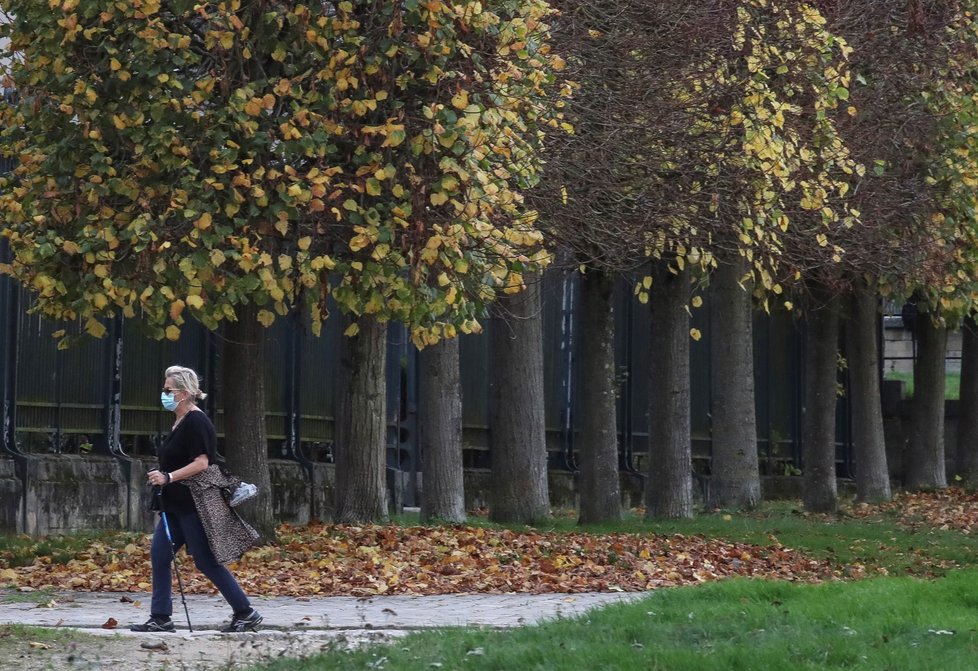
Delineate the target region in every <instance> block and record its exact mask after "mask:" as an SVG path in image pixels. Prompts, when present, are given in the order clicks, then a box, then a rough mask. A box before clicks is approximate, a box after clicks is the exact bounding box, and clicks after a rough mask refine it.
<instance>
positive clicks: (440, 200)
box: [431, 191, 448, 205]
mask: <svg viewBox="0 0 978 671" xmlns="http://www.w3.org/2000/svg"><path fill="white" fill-rule="evenodd" d="M447 202H448V194H446V193H443V192H441V191H436V192H435V193H433V194H431V204H432V205H444V204H445V203H447Z"/></svg>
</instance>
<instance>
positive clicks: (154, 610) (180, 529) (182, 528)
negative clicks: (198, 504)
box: [149, 512, 251, 617]
mask: <svg viewBox="0 0 978 671" xmlns="http://www.w3.org/2000/svg"><path fill="white" fill-rule="evenodd" d="M166 519H167V521H168V522H169V523H170V535H171V536H172V537H173V549H171V547H170V541H169V540H168V539H167V537H166V529H164V528H163V519H162V518H161V519H160V521H159V523H158V524H157V525H156V531H155V532H154V533H153V544H152V545H151V546H150V550H149V558H150V563H151V564H152V567H153V600H152V603H151V604H150V614H151V615H159V616H166V617H169V616H170V615H172V614H173V580H172V577H171V575H172V574H171V572H170V564H171V563H172V561H173V552H174V551H175V550H179V549H180V548H181V547H183V546H184V545H186V546H187V550H188V551H189V552H190V555H191V556H192V557H193V558H194V564H196V565H197V568H198V569H199V570H200V572H201V573H203V574H204V575H205V576H207V578H208V579H209V580H210V581H211V582H212V583H214V586H215V587H217V589H218V591H219V592H220V593H221V595H222V596H223V597H224V598H225V599H226V600H227V602H228V604H229V605H230V606H231V608H233V609H234V612H235V613H237V614H239V615H240V614H244V613H247V612H248V611H249V610H250V609H251V603H250V602H249V601H248V597H247V596H246V595H245V593H244V590H242V589H241V585H239V584H238V581H237V580H235V579H234V576H233V575H232V574H231V572H230V571H229V570H227V568H226V567H225V566H223V565H221V564H219V563H218V561H217V559H215V558H214V553H213V552H212V551H211V546H210V545H208V544H207V535H206V534H205V533H204V525H203V524H201V522H200V517H199V516H198V515H197V513H196V512H192V513H167V515H166Z"/></svg>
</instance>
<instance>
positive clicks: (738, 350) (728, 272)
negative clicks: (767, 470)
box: [707, 257, 761, 510]
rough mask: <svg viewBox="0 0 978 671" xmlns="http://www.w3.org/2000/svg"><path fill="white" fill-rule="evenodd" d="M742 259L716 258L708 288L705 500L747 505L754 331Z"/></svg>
mask: <svg viewBox="0 0 978 671" xmlns="http://www.w3.org/2000/svg"><path fill="white" fill-rule="evenodd" d="M747 272H748V268H747V263H746V260H745V259H743V258H742V257H738V258H737V259H736V261H734V262H732V263H720V265H719V266H718V267H717V269H716V271H714V273H713V280H712V282H711V286H710V288H711V291H710V330H711V333H710V371H711V376H710V392H711V393H710V397H711V400H712V406H711V408H710V413H711V418H712V419H711V421H712V434H711V438H712V441H713V455H712V459H711V462H710V463H711V468H710V472H711V475H710V487H709V495H708V497H707V505H708V506H709V507H711V508H732V509H735V510H743V509H751V508H754V507H755V506H757V504H759V503H760V502H761V475H760V469H759V467H758V462H757V416H756V408H755V406H754V331H753V324H752V319H753V310H752V306H751V294H750V291H749V289H745V288H744V287H742V286H740V283H739V282H740V280H741V278H743V277H744V276H745V275H746V274H747Z"/></svg>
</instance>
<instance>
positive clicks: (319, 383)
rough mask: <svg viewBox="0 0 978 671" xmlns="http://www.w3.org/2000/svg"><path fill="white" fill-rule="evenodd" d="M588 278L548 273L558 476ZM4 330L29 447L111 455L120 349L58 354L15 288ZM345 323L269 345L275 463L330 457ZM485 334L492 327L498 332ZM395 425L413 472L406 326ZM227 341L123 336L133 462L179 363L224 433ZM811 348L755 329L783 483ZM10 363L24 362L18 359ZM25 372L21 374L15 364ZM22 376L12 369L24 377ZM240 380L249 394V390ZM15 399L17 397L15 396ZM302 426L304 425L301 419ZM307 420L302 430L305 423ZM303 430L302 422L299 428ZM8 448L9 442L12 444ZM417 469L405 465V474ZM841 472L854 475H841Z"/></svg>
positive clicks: (472, 448) (624, 390)
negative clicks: (580, 296)
mask: <svg viewBox="0 0 978 671" xmlns="http://www.w3.org/2000/svg"><path fill="white" fill-rule="evenodd" d="M575 276H576V273H569V274H561V273H557V272H553V273H548V274H547V276H546V277H545V279H544V280H543V282H544V285H543V290H544V291H543V294H544V307H543V318H544V366H545V371H546V376H545V385H546V388H545V402H546V420H547V430H548V431H547V437H548V449H549V450H550V451H551V456H552V459H551V465H552V466H555V467H564V468H572V467H573V466H574V461H575V459H574V456H575V455H574V449H575V446H574V443H573V440H574V433H575V426H574V421H575V414H574V412H573V411H574V403H575V393H574V390H575V389H576V388H577V387H578V386H579V385H580V384H587V381H586V380H581V379H579V378H578V377H577V376H576V365H577V364H576V357H575V347H576V343H577V340H576V337H577V334H576V333H574V331H573V320H568V311H569V310H572V309H575V308H576V307H577V305H576V294H575V293H574V292H575V291H576V290H577V286H576V283H577V278H576V277H575ZM633 287H634V284H633V282H632V281H631V280H622V281H621V282H620V283H619V286H618V288H617V289H616V298H615V301H616V303H615V310H616V336H615V338H616V359H617V373H618V378H619V383H620V386H619V391H620V394H619V420H620V421H619V432H620V436H621V456H622V466H623V468H625V469H626V470H628V469H640V470H644V469H645V468H646V466H647V464H646V463H644V456H645V455H646V454H647V449H648V403H649V393H648V390H649V384H650V381H649V379H648V367H649V360H650V359H649V358H650V357H651V356H655V353H654V352H650V351H649V350H648V340H649V339H648V333H649V329H650V324H651V318H652V317H651V315H650V314H649V308H648V306H647V305H642V304H641V303H639V302H638V300H637V299H636V298H635V297H634V294H633V291H632V290H633ZM0 298H2V300H3V302H2V303H0V307H2V309H3V313H2V314H0V320H2V322H0V326H2V328H3V331H2V333H8V332H11V333H12V331H11V329H13V328H16V338H15V339H14V340H13V341H12V342H13V347H12V348H5V352H4V355H3V358H2V360H0V366H2V370H0V373H2V376H0V377H2V379H3V380H4V381H5V383H6V381H9V380H16V393H15V394H12V393H11V394H8V397H11V399H12V400H15V401H16V404H15V406H14V407H13V408H11V409H10V410H9V411H5V415H4V416H5V417H11V418H15V421H16V429H17V436H16V437H17V440H18V441H19V443H21V444H22V446H23V448H24V449H25V450H29V451H34V452H40V451H46V450H52V451H82V450H83V446H85V445H91V446H92V447H91V449H95V450H99V449H105V448H106V445H104V443H105V442H106V441H107V438H106V437H105V435H104V434H105V433H106V427H107V426H109V423H108V419H110V418H109V417H107V408H106V405H105V403H106V395H105V394H104V393H103V390H104V389H106V385H107V383H108V382H109V381H110V377H109V376H110V374H111V365H110V364H111V358H112V356H113V352H112V351H111V343H110V341H109V340H108V339H106V340H101V341H87V342H82V343H79V345H78V346H76V347H74V348H72V349H70V350H67V351H64V352H59V351H57V349H56V340H55V339H54V338H52V337H51V335H50V334H51V332H52V331H53V330H54V329H56V328H60V325H59V326H55V325H52V324H48V323H46V322H44V321H43V320H41V319H40V318H38V317H36V316H29V315H26V314H25V313H24V307H25V306H26V305H27V301H28V297H27V295H26V294H25V293H23V292H22V291H21V290H19V289H18V288H17V287H16V285H15V284H13V282H12V280H10V279H9V278H0ZM692 326H693V327H694V328H697V329H699V330H700V332H701V333H702V334H703V338H702V339H701V340H700V341H699V342H695V341H694V342H692V343H691V350H692V361H691V366H692V371H691V375H692V385H693V388H692V392H693V394H692V415H691V423H692V428H693V436H694V454H695V455H696V457H697V458H698V459H702V460H705V459H706V458H708V456H709V437H710V426H709V407H710V397H709V395H710V392H709V376H710V369H709V345H708V341H709V338H710V337H711V334H710V325H709V322H708V306H707V305H704V306H703V307H702V308H699V309H694V310H693V320H692ZM342 328H343V323H342V320H340V319H330V320H327V322H326V323H325V324H324V333H323V335H322V337H320V338H316V337H315V336H313V335H311V333H309V332H308V330H307V329H306V328H305V327H304V326H303V325H302V324H301V323H300V322H297V321H294V320H291V319H282V320H279V321H278V322H277V323H276V325H275V326H274V327H273V328H272V329H270V330H269V332H268V334H267V337H268V340H267V343H266V370H265V373H264V375H265V383H266V392H267V398H266V402H267V407H268V418H267V419H268V429H269V437H270V443H271V445H270V452H271V454H273V455H275V456H280V453H281V456H290V457H291V458H296V448H293V447H292V444H291V443H290V441H297V442H298V444H299V448H298V449H299V451H300V452H301V453H302V454H304V455H308V456H309V458H311V459H314V460H322V459H329V457H330V446H331V445H330V441H331V440H332V437H333V435H334V433H333V407H334V404H335V395H336V391H337V390H336V387H335V379H336V375H335V372H336V370H337V367H338V355H339V351H340V342H341V338H342V337H343V336H342ZM486 330H487V331H488V330H489V327H488V323H486ZM391 333H392V335H391V342H390V346H389V366H388V384H389V385H390V396H389V404H390V407H389V413H388V420H389V423H390V425H391V430H392V432H391V438H390V443H391V447H392V448H395V449H394V451H393V452H392V456H393V461H392V463H393V465H395V466H399V467H403V468H407V469H413V468H416V466H417V463H418V461H417V458H416V454H415V451H414V450H415V447H414V446H415V444H416V426H415V425H414V423H413V422H414V418H415V414H416V407H415V405H416V399H415V398H414V396H413V395H412V391H411V390H412V389H414V387H413V385H414V384H416V367H415V357H416V352H415V350H414V348H413V346H411V345H410V343H409V342H408V338H407V334H406V333H405V332H404V329H403V328H401V327H399V326H392V327H391ZM487 336H488V333H486V334H483V335H469V336H462V338H461V341H460V353H461V366H462V393H463V423H464V432H463V440H464V443H465V448H466V456H465V463H466V465H467V466H470V467H471V466H487V465H488V464H489V461H488V447H489V436H488V416H489V403H490V396H489V382H490V377H491V374H492V365H491V362H490V361H489V354H488V337H487ZM224 346H225V343H224V341H223V336H222V335H221V334H220V333H217V334H213V333H210V332H209V331H207V330H206V329H204V328H203V327H201V326H200V325H199V324H196V323H188V324H187V325H186V327H185V328H184V329H183V333H182V335H181V337H180V339H179V340H178V341H177V342H169V341H162V342H158V341H155V340H152V339H149V338H147V337H146V336H145V335H143V334H142V333H141V332H140V331H139V329H138V327H137V325H136V324H135V323H130V322H127V323H126V324H125V325H124V334H123V349H122V365H121V427H120V431H121V441H122V448H123V450H124V451H125V452H126V453H128V454H134V455H141V454H151V453H152V449H153V448H152V445H153V441H154V440H158V438H159V436H160V435H161V434H163V433H164V432H165V431H166V430H168V429H169V422H168V421H167V420H168V419H169V418H168V417H167V416H166V413H165V412H163V411H162V410H161V409H160V406H159V390H160V386H161V381H162V375H163V370H164V369H165V368H166V366H168V365H172V364H182V365H188V366H191V367H194V368H195V369H196V370H197V371H198V372H199V373H201V374H202V376H203V386H204V389H205V391H208V392H209V393H210V394H211V397H210V399H209V400H208V402H207V403H208V404H210V405H209V406H208V410H209V411H210V412H211V414H212V416H213V417H214V418H215V421H216V423H217V425H218V430H219V433H221V432H222V427H223V412H222V405H223V404H222V400H221V399H222V396H223V389H222V385H223V381H222V378H221V371H222V357H221V355H220V353H221V351H222V350H223V347H224ZM802 351H803V342H802V340H801V337H800V334H799V331H798V329H797V328H796V325H795V323H794V321H793V319H792V318H791V317H790V315H787V314H785V313H783V312H778V311H775V312H774V313H772V314H771V315H763V314H759V315H758V316H757V317H756V319H755V376H756V394H757V408H758V410H757V418H758V437H759V444H760V450H761V458H762V468H763V469H764V472H769V473H778V472H784V471H785V469H786V468H789V467H792V466H797V465H799V461H798V438H799V433H800V429H799V418H800V411H801V399H800V393H801V375H802V370H801V355H802ZM11 353H12V354H13V355H12V356H11ZM8 361H9V362H14V364H8ZM12 365H13V368H12V367H11V366H12ZM238 383H240V384H247V383H248V381H247V380H241V381H239V382H238ZM14 397H15V398H14ZM294 415H297V417H296V416H294ZM293 420H294V421H293ZM290 422H292V424H290ZM847 422H848V415H847V407H846V404H844V403H843V404H840V422H839V427H840V428H839V431H840V438H839V440H840V461H841V462H842V463H843V464H848V461H846V460H847V459H848V458H849V457H848V455H849V452H848V451H847V450H848V447H847V445H848V442H847V440H848V439H847V431H848V423H847ZM8 442H9V441H8ZM404 465H406V466H404ZM840 474H842V473H840Z"/></svg>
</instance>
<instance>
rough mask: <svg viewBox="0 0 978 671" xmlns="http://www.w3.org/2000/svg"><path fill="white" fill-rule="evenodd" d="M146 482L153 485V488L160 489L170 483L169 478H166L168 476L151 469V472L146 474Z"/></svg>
mask: <svg viewBox="0 0 978 671" xmlns="http://www.w3.org/2000/svg"><path fill="white" fill-rule="evenodd" d="M146 480H147V481H148V482H149V484H151V485H153V486H154V487H162V486H163V485H166V484H169V482H170V478H169V477H168V475H167V474H166V473H164V472H163V471H161V470H158V469H153V470H152V471H150V472H149V473H147V474H146Z"/></svg>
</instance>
